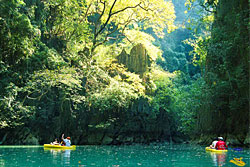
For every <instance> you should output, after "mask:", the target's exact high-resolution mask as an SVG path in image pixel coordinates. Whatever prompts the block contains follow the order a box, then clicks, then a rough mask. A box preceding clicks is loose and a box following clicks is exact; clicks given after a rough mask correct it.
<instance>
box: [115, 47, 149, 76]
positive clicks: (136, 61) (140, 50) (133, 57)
mask: <svg viewBox="0 0 250 167" xmlns="http://www.w3.org/2000/svg"><path fill="white" fill-rule="evenodd" d="M117 60H118V63H121V64H124V65H125V67H127V68H128V70H129V71H131V72H135V73H136V74H140V76H143V73H145V72H146V71H148V69H149V67H150V65H151V61H150V57H149V55H148V54H147V50H146V48H145V47H144V46H143V45H142V44H137V45H136V46H134V47H133V48H132V49H131V51H130V54H127V53H126V51H125V50H122V52H121V54H120V55H119V56H118V57H117Z"/></svg>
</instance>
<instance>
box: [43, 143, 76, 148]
mask: <svg viewBox="0 0 250 167" xmlns="http://www.w3.org/2000/svg"><path fill="white" fill-rule="evenodd" d="M43 146H44V148H55V149H76V146H75V145H72V146H70V147H68V146H60V145H52V144H44V145H43Z"/></svg>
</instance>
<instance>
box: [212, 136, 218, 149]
mask: <svg viewBox="0 0 250 167" xmlns="http://www.w3.org/2000/svg"><path fill="white" fill-rule="evenodd" d="M217 142H218V138H217V137H216V138H214V141H213V142H212V144H211V145H210V148H215V146H216V143H217Z"/></svg>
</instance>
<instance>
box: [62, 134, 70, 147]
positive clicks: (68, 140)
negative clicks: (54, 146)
mask: <svg viewBox="0 0 250 167" xmlns="http://www.w3.org/2000/svg"><path fill="white" fill-rule="evenodd" d="M62 140H63V141H64V142H65V146H68V147H70V146H71V141H70V137H67V138H66V139H64V134H62Z"/></svg>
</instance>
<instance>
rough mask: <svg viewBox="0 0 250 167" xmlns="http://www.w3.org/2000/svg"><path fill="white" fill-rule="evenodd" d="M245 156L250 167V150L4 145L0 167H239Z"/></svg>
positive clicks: (193, 146) (195, 147)
mask: <svg viewBox="0 0 250 167" xmlns="http://www.w3.org/2000/svg"><path fill="white" fill-rule="evenodd" d="M240 157H242V158H243V159H242V160H243V161H244V162H245V163H246V165H245V166H246V167H250V150H249V149H243V150H239V151H235V150H233V149H231V150H229V151H228V152H227V153H225V154H217V153H210V152H206V151H205V147H202V146H196V145H183V144H182V145H147V146H144V145H133V146H79V147H77V148H76V150H56V149H51V150H44V148H43V147H42V146H35V147H34V146H33V147H29V146H0V166H1V167H5V166H6V167H8V166H13V167H14V166H18V167H19V166H22V167H33V166H34V167H39V166H41V167H56V166H76V167H80V166H81V167H88V166H103V167H137V166H138V167H140V166H141V167H144V166H146V167H154V166H156V167H158V166H159V167H164V166H173V167H186V166H188V167H189V166H190V167H196V166H197V167H201V166H204V167H212V166H227V167H230V166H232V167H235V166H237V165H235V164H233V163H231V162H229V161H230V160H232V159H233V158H240Z"/></svg>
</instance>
